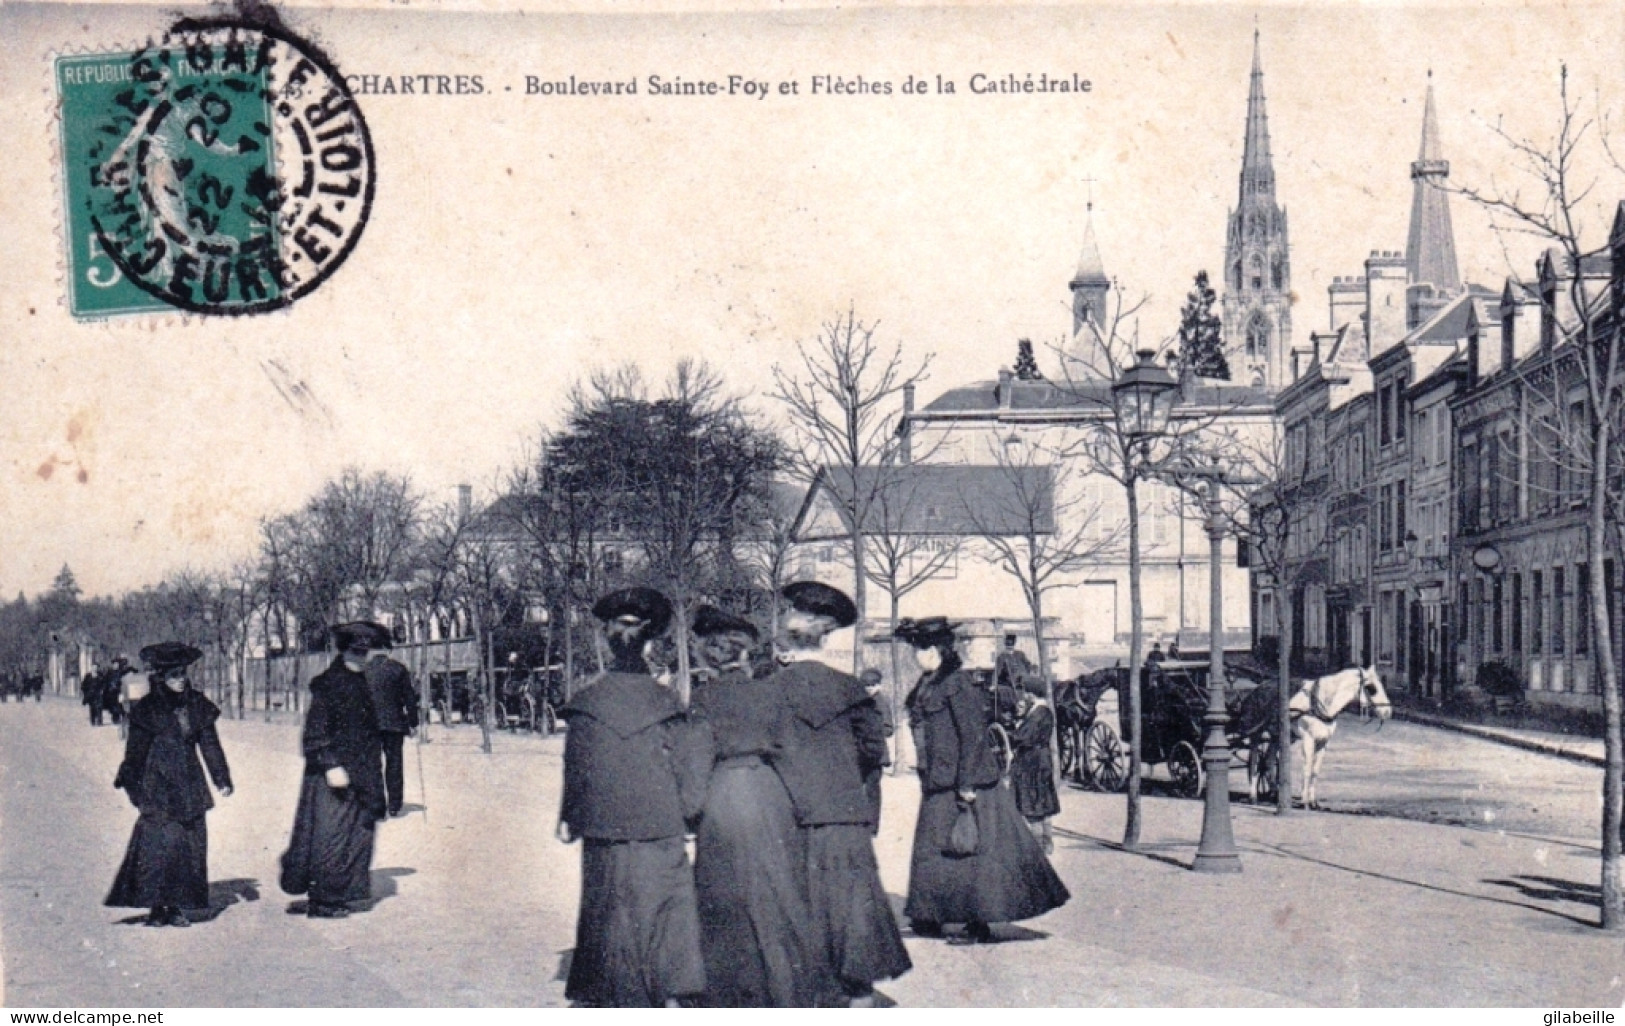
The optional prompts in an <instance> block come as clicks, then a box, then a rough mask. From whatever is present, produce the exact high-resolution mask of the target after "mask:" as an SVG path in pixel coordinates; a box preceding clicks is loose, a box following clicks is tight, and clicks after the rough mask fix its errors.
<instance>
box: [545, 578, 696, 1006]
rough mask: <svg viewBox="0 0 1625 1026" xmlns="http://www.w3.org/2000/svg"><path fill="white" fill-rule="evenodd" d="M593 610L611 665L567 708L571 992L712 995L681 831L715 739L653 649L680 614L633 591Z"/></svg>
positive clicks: (599, 999)
mask: <svg viewBox="0 0 1625 1026" xmlns="http://www.w3.org/2000/svg"><path fill="white" fill-rule="evenodd" d="M592 611H593V615H594V616H596V617H597V618H598V619H599V620H600V621H602V622H603V624H604V628H605V640H606V641H607V643H608V646H609V652H610V666H609V669H608V670H607V671H605V672H604V673H602V674H600V675H599V676H598V677H597V678H596V679H595V680H593V681H592V682H591V683H590V684H589V685H588V686H587V687H585V688H583V689H582V690H581V691H580V692H578V693H577V694H576V695H575V697H573V698H572V699H571V700H570V702H569V704H567V705H566V706H565V707H564V708H563V709H562V710H560V715H561V716H562V717H563V718H564V719H565V720H566V721H567V722H568V723H569V725H570V729H569V732H568V733H567V734H566V735H565V742H564V799H563V803H562V805H561V807H560V810H559V825H558V837H559V840H561V841H563V842H564V843H566V844H570V843H573V842H574V841H577V840H580V841H581V842H582V845H581V906H580V911H579V913H578V914H577V917H576V944H575V953H574V955H573V957H572V958H571V961H570V978H569V981H568V983H566V985H565V989H564V996H565V997H566V998H567V999H568V1000H570V1001H572V1002H575V1003H577V1004H579V1005H588V1006H599V1007H645V1008H647V1007H657V1006H660V1005H668V1006H671V1005H676V1004H678V1003H680V1002H681V1001H684V1000H693V999H697V998H698V997H700V995H702V994H704V993H705V963H704V960H703V958H702V957H701V954H700V919H699V908H698V903H697V900H696V897H695V892H694V874H693V871H692V870H691V869H690V867H689V862H688V852H687V851H686V850H685V848H684V843H683V839H684V835H685V834H686V833H687V831H688V824H689V821H690V820H692V819H693V818H694V817H696V816H697V815H698V814H699V812H700V809H701V808H702V807H703V805H704V800H705V793H704V792H705V771H706V769H707V768H708V763H709V761H710V760H709V755H710V751H709V746H707V745H706V744H704V739H703V733H702V732H700V731H697V730H696V729H695V728H694V726H693V725H692V724H691V723H690V722H689V720H688V717H687V716H686V715H685V714H684V712H683V709H682V706H681V705H679V704H678V701H677V696H676V695H674V694H672V692H670V691H669V690H667V689H666V688H663V687H661V686H660V685H659V684H658V683H656V682H655V680H654V678H653V677H651V676H650V675H649V665H648V662H647V660H646V659H645V652H646V650H647V648H648V646H649V643H650V642H651V641H653V640H654V639H655V638H657V637H659V636H660V635H661V634H662V633H664V632H665V629H666V626H667V625H668V624H669V623H670V622H671V616H672V608H671V603H670V602H668V601H667V600H666V598H665V596H663V595H661V594H660V593H659V592H657V591H653V590H651V589H649V588H624V589H622V590H620V591H616V592H611V593H610V594H608V595H605V596H604V597H603V598H601V599H599V600H598V602H597V603H596V604H595V605H594V606H593V610H592Z"/></svg>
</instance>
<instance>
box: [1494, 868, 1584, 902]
mask: <svg viewBox="0 0 1625 1026" xmlns="http://www.w3.org/2000/svg"><path fill="white" fill-rule="evenodd" d="M1482 882H1483V883H1487V884H1490V885H1492V886H1495V887H1508V888H1511V889H1512V890H1515V891H1517V892H1518V893H1519V894H1521V895H1523V896H1524V897H1526V898H1533V899H1534V900H1536V901H1573V902H1578V903H1579V904H1582V905H1589V906H1591V907H1592V908H1595V907H1596V906H1597V902H1598V901H1599V900H1600V899H1601V897H1602V887H1601V885H1599V884H1588V883H1579V882H1577V881H1574V880H1560V879H1558V878H1557V877H1555V876H1529V875H1528V874H1523V873H1520V874H1519V875H1517V876H1514V877H1511V878H1503V879H1500V880H1484V881H1482Z"/></svg>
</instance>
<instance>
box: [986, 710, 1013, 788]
mask: <svg viewBox="0 0 1625 1026" xmlns="http://www.w3.org/2000/svg"><path fill="white" fill-rule="evenodd" d="M987 746H988V747H989V748H991V749H993V757H994V758H995V759H997V760H999V777H1000V779H1002V780H1003V781H1004V782H1005V783H1006V784H1008V783H1009V782H1010V763H1011V761H1012V760H1013V759H1014V758H1015V752H1014V749H1012V748H1011V747H1010V735H1009V734H1008V733H1007V732H1006V731H1005V729H1004V728H1003V727H1002V726H1000V725H999V724H997V723H990V724H988V725H987Z"/></svg>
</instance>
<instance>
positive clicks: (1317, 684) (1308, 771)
mask: <svg viewBox="0 0 1625 1026" xmlns="http://www.w3.org/2000/svg"><path fill="white" fill-rule="evenodd" d="M1355 701H1358V702H1359V703H1360V712H1361V714H1362V715H1364V714H1366V713H1375V714H1376V717H1377V719H1378V720H1386V719H1387V718H1388V717H1389V716H1392V715H1393V712H1394V707H1393V704H1392V703H1391V702H1389V701H1388V692H1387V691H1385V690H1384V689H1383V686H1382V680H1381V679H1380V678H1379V677H1378V676H1377V670H1376V667H1374V666H1367V667H1359V666H1355V667H1351V668H1349V669H1347V670H1341V671H1339V672H1337V673H1334V674H1332V675H1331V676H1329V677H1317V678H1315V679H1313V680H1310V681H1308V682H1306V683H1305V684H1304V686H1303V687H1302V688H1301V689H1299V691H1298V693H1297V694H1295V695H1293V696H1292V701H1291V702H1290V703H1288V705H1287V708H1289V709H1290V710H1291V711H1292V739H1293V740H1294V741H1298V742H1301V743H1302V744H1303V807H1304V808H1306V809H1314V808H1318V807H1319V804H1318V802H1317V801H1316V800H1315V778H1316V777H1318V776H1319V775H1320V760H1321V759H1323V758H1325V755H1326V743H1327V742H1329V741H1330V740H1331V739H1332V734H1333V733H1334V732H1335V731H1336V730H1337V715H1338V714H1339V713H1341V712H1342V711H1343V710H1344V709H1347V708H1348V707H1349V705H1350V704H1352V703H1353V702H1355Z"/></svg>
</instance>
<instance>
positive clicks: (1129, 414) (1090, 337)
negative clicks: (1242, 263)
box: [1053, 293, 1213, 848]
mask: <svg viewBox="0 0 1625 1026" xmlns="http://www.w3.org/2000/svg"><path fill="white" fill-rule="evenodd" d="M1145 302H1146V299H1145V298H1144V297H1140V298H1138V299H1134V300H1125V299H1124V298H1122V296H1121V293H1119V294H1118V295H1117V296H1116V297H1114V298H1113V299H1112V300H1111V301H1109V302H1108V303H1107V304H1105V305H1106V307H1107V309H1106V310H1104V311H1102V316H1101V318H1100V319H1099V320H1093V319H1092V320H1088V321H1085V322H1084V324H1083V326H1082V328H1081V329H1080V330H1079V331H1078V333H1077V334H1076V335H1075V336H1074V337H1073V339H1072V340H1071V343H1070V344H1065V345H1056V346H1054V347H1053V348H1054V350H1055V352H1056V354H1057V356H1058V357H1059V362H1060V365H1061V372H1062V380H1061V381H1058V382H1056V384H1057V386H1058V387H1059V390H1060V391H1059V394H1060V397H1061V399H1062V401H1064V402H1066V403H1068V404H1069V405H1071V406H1073V407H1075V408H1076V411H1077V421H1078V424H1079V427H1080V428H1081V429H1082V431H1081V435H1080V438H1079V440H1077V441H1074V442H1069V443H1067V444H1066V445H1065V447H1064V448H1062V449H1061V450H1060V452H1059V454H1060V455H1064V456H1067V457H1071V458H1075V459H1077V460H1078V461H1079V462H1080V464H1081V466H1082V468H1083V469H1085V470H1086V471H1087V472H1088V473H1091V474H1098V475H1100V476H1102V477H1105V478H1108V479H1110V480H1112V481H1115V482H1116V483H1117V484H1118V485H1119V486H1120V487H1121V488H1122V489H1123V494H1124V498H1125V500H1126V502H1127V507H1128V518H1127V519H1128V535H1127V542H1128V559H1129V610H1130V617H1131V621H1132V629H1131V632H1130V636H1129V680H1128V714H1129V722H1130V723H1132V724H1133V725H1134V730H1133V733H1132V736H1131V738H1130V741H1129V774H1128V788H1127V814H1126V816H1125V818H1124V825H1123V846H1124V847H1125V848H1133V847H1135V846H1137V845H1138V844H1139V843H1140V784H1141V780H1140V778H1141V765H1140V755H1141V738H1142V736H1143V735H1144V733H1145V732H1144V731H1143V730H1142V729H1140V727H1141V708H1142V704H1143V703H1142V701H1141V699H1142V696H1141V693H1140V667H1141V664H1142V661H1143V660H1142V655H1143V649H1144V644H1145V639H1144V630H1145V629H1144V617H1145V606H1144V599H1143V596H1142V594H1141V591H1142V589H1141V582H1140V576H1141V573H1140V506H1139V485H1140V483H1141V482H1142V481H1144V480H1146V479H1148V478H1154V477H1156V476H1157V475H1158V474H1159V468H1160V467H1161V466H1162V465H1163V464H1164V463H1166V462H1168V461H1169V460H1170V459H1173V458H1175V456H1176V454H1178V453H1180V452H1182V451H1183V450H1184V449H1185V448H1187V447H1188V446H1189V440H1190V439H1191V438H1192V437H1194V436H1195V435H1197V434H1199V433H1200V432H1201V431H1202V430H1203V429H1204V428H1205V427H1206V426H1207V425H1209V424H1211V422H1212V419H1213V418H1212V417H1211V416H1209V417H1204V418H1201V419H1188V420H1185V421H1183V422H1181V421H1177V420H1172V419H1171V420H1170V421H1169V422H1168V424H1167V425H1166V426H1165V427H1163V429H1162V433H1161V434H1160V435H1157V436H1155V437H1153V436H1152V435H1150V434H1148V433H1145V432H1144V431H1142V430H1141V427H1142V426H1141V425H1139V424H1138V422H1137V419H1136V417H1135V414H1134V411H1133V410H1131V409H1129V408H1127V407H1126V406H1121V405H1119V403H1118V401H1117V396H1116V393H1115V391H1114V389H1113V386H1115V385H1117V384H1119V383H1120V382H1121V381H1122V380H1123V376H1124V374H1125V373H1127V371H1128V370H1129V369H1130V368H1132V367H1133V366H1134V364H1135V362H1136V357H1137V355H1138V354H1139V353H1141V352H1144V353H1146V354H1147V355H1148V356H1154V355H1155V353H1156V352H1158V351H1168V350H1169V349H1170V343H1169V342H1168V341H1164V342H1163V343H1161V344H1159V345H1157V346H1154V347H1146V348H1143V349H1142V346H1141V344H1140V341H1139V328H1138V320H1137V316H1138V313H1139V311H1140V309H1141V308H1142V307H1143V306H1144V305H1145Z"/></svg>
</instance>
